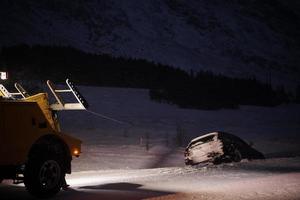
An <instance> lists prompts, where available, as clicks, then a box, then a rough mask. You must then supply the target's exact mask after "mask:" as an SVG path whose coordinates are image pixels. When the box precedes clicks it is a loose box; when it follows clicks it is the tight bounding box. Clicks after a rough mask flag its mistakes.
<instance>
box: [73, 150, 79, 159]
mask: <svg viewBox="0 0 300 200" xmlns="http://www.w3.org/2000/svg"><path fill="white" fill-rule="evenodd" d="M79 153H80V152H79V151H78V149H74V150H73V155H74V156H76V157H78V156H79Z"/></svg>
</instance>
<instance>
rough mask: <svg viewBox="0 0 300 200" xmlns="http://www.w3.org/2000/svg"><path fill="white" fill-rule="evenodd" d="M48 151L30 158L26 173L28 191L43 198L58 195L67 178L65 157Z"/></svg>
mask: <svg viewBox="0 0 300 200" xmlns="http://www.w3.org/2000/svg"><path fill="white" fill-rule="evenodd" d="M47 149H48V150H45V149H43V150H42V151H40V152H39V153H38V155H33V156H31V157H30V158H29V160H28V163H27V164H26V167H25V173H24V184H25V187H26V189H27V191H28V192H29V193H30V194H32V195H34V196H37V197H41V198H47V197H51V196H54V195H55V194H56V193H58V192H59V191H60V189H61V187H62V184H63V183H64V177H65V171H64V168H63V164H62V163H63V156H62V155H60V154H59V153H57V152H56V153H55V152H53V151H51V150H49V148H47Z"/></svg>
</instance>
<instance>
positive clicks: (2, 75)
mask: <svg viewBox="0 0 300 200" xmlns="http://www.w3.org/2000/svg"><path fill="white" fill-rule="evenodd" d="M0 79H1V80H7V79H8V74H7V72H0Z"/></svg>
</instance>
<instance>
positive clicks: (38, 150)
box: [0, 79, 88, 197]
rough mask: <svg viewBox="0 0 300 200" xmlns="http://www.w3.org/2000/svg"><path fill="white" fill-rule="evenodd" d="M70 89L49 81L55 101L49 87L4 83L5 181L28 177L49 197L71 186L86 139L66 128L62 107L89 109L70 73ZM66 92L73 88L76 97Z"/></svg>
mask: <svg viewBox="0 0 300 200" xmlns="http://www.w3.org/2000/svg"><path fill="white" fill-rule="evenodd" d="M66 84H67V86H68V88H67V89H56V88H55V86H54V84H53V83H51V82H50V81H47V85H48V87H49V89H50V93H52V94H53V96H54V98H53V99H54V103H53V104H50V103H49V100H48V94H47V93H38V94H35V95H30V94H29V93H28V92H27V91H26V90H25V89H24V88H23V87H22V86H21V85H20V84H17V83H16V84H15V88H16V91H17V92H14V93H11V92H9V91H8V90H7V89H6V88H5V87H4V85H2V84H0V154H1V157H0V182H2V180H3V179H12V180H13V182H14V183H15V184H18V183H24V184H25V187H26V189H27V191H28V192H29V193H31V194H32V195H34V196H37V197H50V196H53V195H55V194H56V193H57V192H59V191H60V190H61V188H64V187H67V184H66V181H65V175H66V174H70V173H71V160H72V157H73V156H75V157H78V156H79V155H80V153H81V141H80V140H79V139H77V138H75V137H72V136H70V135H68V134H65V133H63V132H61V130H60V125H59V122H58V118H57V112H58V111H62V110H85V109H86V108H87V107H88V105H87V103H86V101H85V100H84V98H83V97H82V96H81V94H80V93H79V92H78V90H77V89H76V87H75V86H74V85H73V84H72V82H70V81H69V80H68V79H67V80H66ZM61 93H71V94H73V95H72V96H74V97H75V98H73V102H71V103H70V102H69V103H66V102H64V101H63V98H62V96H63V95H61Z"/></svg>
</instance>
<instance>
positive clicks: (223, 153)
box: [184, 132, 265, 165]
mask: <svg viewBox="0 0 300 200" xmlns="http://www.w3.org/2000/svg"><path fill="white" fill-rule="evenodd" d="M184 156H185V164H186V165H195V164H199V163H206V162H207V163H213V164H220V163H223V162H239V161H241V160H242V159H248V160H253V159H264V158H265V157H264V155H263V154H262V153H261V152H259V151H257V150H255V149H254V148H252V147H251V146H250V145H249V144H247V143H246V142H245V141H243V140H242V139H240V138H239V137H237V136H235V135H232V134H229V133H225V132H213V133H208V134H205V135H202V136H199V137H197V138H195V139H193V140H192V141H191V142H190V143H189V144H188V146H187V147H186V150H185V153H184Z"/></svg>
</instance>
